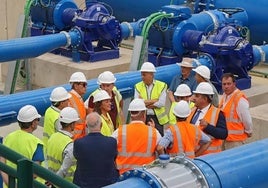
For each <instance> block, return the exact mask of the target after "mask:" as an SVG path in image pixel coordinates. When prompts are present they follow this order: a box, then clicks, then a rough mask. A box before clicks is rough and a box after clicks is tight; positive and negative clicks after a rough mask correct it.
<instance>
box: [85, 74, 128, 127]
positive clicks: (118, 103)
mask: <svg viewBox="0 0 268 188" xmlns="http://www.w3.org/2000/svg"><path fill="white" fill-rule="evenodd" d="M115 82H116V77H115V76H114V74H113V73H112V72H111V71H104V72H102V73H101V74H99V76H98V79H97V83H98V84H99V86H100V87H99V88H98V89H96V90H95V91H93V92H92V93H91V94H90V95H89V97H88V99H87V100H86V101H85V107H86V108H87V113H88V114H89V113H91V112H93V110H94V106H95V104H94V102H93V101H94V96H95V94H96V93H98V92H99V91H100V90H105V91H106V92H107V93H108V94H109V96H110V97H111V110H110V111H109V115H110V117H111V120H112V121H113V125H114V129H116V128H117V127H118V126H119V125H121V124H122V123H123V122H124V121H125V120H124V119H125V118H124V114H123V110H122V109H123V99H122V96H121V94H120V92H119V91H118V89H117V88H116V86H115Z"/></svg>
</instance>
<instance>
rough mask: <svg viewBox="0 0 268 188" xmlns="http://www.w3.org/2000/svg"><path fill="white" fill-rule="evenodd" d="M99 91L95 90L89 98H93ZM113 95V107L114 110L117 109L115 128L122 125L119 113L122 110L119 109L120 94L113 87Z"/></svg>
mask: <svg viewBox="0 0 268 188" xmlns="http://www.w3.org/2000/svg"><path fill="white" fill-rule="evenodd" d="M99 91H100V88H98V89H96V90H95V91H93V92H92V93H91V94H90V95H89V98H90V97H91V96H93V97H94V95H96V93H98V92H99ZM113 93H114V95H115V105H116V109H117V115H116V125H115V127H116V128H117V127H118V126H119V125H122V119H121V117H120V113H121V111H122V109H121V108H120V101H121V100H122V95H121V94H120V92H119V91H118V90H117V88H116V87H115V86H114V87H113Z"/></svg>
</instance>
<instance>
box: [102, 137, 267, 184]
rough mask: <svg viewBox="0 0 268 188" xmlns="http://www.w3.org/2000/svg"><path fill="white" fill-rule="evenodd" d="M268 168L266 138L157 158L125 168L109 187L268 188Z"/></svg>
mask: <svg viewBox="0 0 268 188" xmlns="http://www.w3.org/2000/svg"><path fill="white" fill-rule="evenodd" d="M267 169H268V139H264V140H260V141H256V142H253V143H250V144H245V145H243V146H241V147H236V148H233V149H230V150H226V151H223V152H220V153H217V154H209V155H205V156H202V157H198V158H195V159H194V160H192V159H188V158H185V157H183V156H177V157H176V158H174V159H171V161H170V162H169V163H168V164H166V165H165V166H164V167H163V166H159V162H157V161H156V162H155V163H153V164H152V165H148V166H145V168H138V169H134V170H130V171H127V172H125V173H124V174H123V175H121V176H120V178H119V179H120V180H119V182H117V183H115V184H112V185H108V186H106V187H107V188H108V187H109V188H110V187H111V188H112V187H116V188H121V187H122V188H124V187H128V188H136V187H152V188H160V187H163V186H164V187H168V185H176V187H189V186H190V185H192V186H191V187H206V188H207V187H209V188H237V187H254V188H265V187H267V186H268V174H267ZM166 174H167V175H166ZM194 185H195V186H194Z"/></svg>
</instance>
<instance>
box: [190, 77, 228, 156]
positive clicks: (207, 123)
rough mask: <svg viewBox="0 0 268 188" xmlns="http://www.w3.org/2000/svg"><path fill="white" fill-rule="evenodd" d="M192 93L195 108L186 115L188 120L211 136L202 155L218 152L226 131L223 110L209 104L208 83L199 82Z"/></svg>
mask: <svg viewBox="0 0 268 188" xmlns="http://www.w3.org/2000/svg"><path fill="white" fill-rule="evenodd" d="M193 93H194V95H193V101H194V103H195V108H193V110H192V113H191V114H190V116H189V117H188V121H189V122H190V123H192V124H194V125H196V126H199V127H200V129H201V130H203V132H204V133H206V134H207V135H209V136H211V137H212V143H211V145H210V146H209V148H208V149H207V150H206V151H205V152H204V153H203V155H204V154H209V153H217V152H220V151H221V150H222V144H223V140H224V139H226V138H227V136H228V131H227V127H226V120H225V117H224V114H223V112H222V111H221V110H220V109H219V108H217V107H215V106H214V105H213V104H211V101H212V95H213V94H214V92H213V89H212V87H211V85H210V84H209V83H207V82H201V83H200V84H198V86H197V87H196V90H194V91H193Z"/></svg>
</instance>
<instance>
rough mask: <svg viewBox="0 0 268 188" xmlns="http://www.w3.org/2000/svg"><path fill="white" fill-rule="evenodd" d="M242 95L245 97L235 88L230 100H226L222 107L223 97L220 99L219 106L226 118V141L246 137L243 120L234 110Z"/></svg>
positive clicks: (242, 139)
mask: <svg viewBox="0 0 268 188" xmlns="http://www.w3.org/2000/svg"><path fill="white" fill-rule="evenodd" d="M242 97H243V98H245V99H247V97H246V96H245V94H244V93H243V92H241V91H240V90H237V91H235V93H234V94H233V96H231V98H230V100H229V101H228V102H227V104H226V105H225V107H224V108H222V107H223V97H222V99H221V101H220V107H221V108H222V111H223V113H224V116H225V118H226V124H227V129H228V137H227V138H226V140H227V141H244V140H246V139H247V137H248V136H247V134H246V133H245V128H244V125H243V122H241V120H240V119H239V117H238V114H237V112H236V108H237V105H238V101H239V100H240V99H241V98H242Z"/></svg>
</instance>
